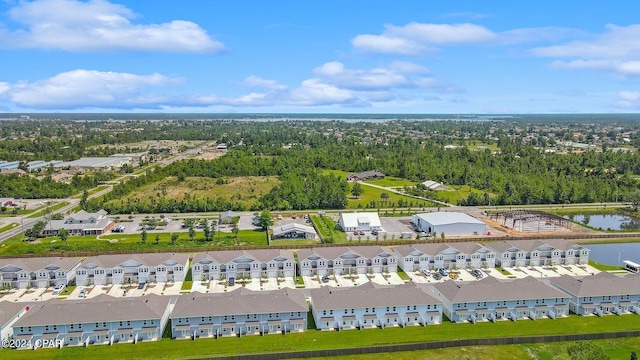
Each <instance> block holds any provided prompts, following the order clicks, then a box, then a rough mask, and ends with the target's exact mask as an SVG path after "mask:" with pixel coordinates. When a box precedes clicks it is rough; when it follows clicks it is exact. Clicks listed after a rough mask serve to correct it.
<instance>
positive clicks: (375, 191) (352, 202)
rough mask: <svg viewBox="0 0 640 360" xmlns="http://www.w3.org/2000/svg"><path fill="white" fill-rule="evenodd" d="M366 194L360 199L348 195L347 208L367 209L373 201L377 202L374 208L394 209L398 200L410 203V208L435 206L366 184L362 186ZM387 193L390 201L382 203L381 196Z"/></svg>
mask: <svg viewBox="0 0 640 360" xmlns="http://www.w3.org/2000/svg"><path fill="white" fill-rule="evenodd" d="M362 190H364V192H363V193H362V195H360V197H359V198H357V199H356V198H354V197H353V196H352V195H351V193H349V194H348V195H347V208H348V209H361V208H366V207H367V206H369V205H370V203H371V202H372V201H374V202H376V206H375V207H374V208H393V207H398V206H397V204H398V200H400V199H402V201H408V202H409V207H433V206H434V204H433V203H432V202H430V201H426V200H420V199H414V198H412V197H409V196H405V195H400V194H396V193H393V192H390V191H387V190H383V189H380V188H376V187H373V186H367V185H366V183H364V184H363V185H362ZM382 193H387V194H388V195H389V199H388V200H387V201H386V202H382V198H381V197H380V194H382Z"/></svg>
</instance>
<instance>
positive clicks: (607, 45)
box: [531, 25, 640, 59]
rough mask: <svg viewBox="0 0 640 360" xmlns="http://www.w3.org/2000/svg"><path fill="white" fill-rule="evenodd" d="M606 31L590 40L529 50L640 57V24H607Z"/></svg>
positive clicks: (565, 54) (541, 53)
mask: <svg viewBox="0 0 640 360" xmlns="http://www.w3.org/2000/svg"><path fill="white" fill-rule="evenodd" d="M606 29H607V30H608V31H607V32H606V33H603V34H600V35H597V36H595V37H594V38H593V39H591V40H590V41H584V40H583V41H572V42H569V43H566V44H563V45H554V46H547V47H538V48H535V49H533V50H531V52H532V53H533V54H534V55H537V56H544V57H576V58H598V59H618V58H635V57H640V25H629V26H617V25H607V26H606Z"/></svg>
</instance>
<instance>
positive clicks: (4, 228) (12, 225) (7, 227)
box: [0, 223, 20, 234]
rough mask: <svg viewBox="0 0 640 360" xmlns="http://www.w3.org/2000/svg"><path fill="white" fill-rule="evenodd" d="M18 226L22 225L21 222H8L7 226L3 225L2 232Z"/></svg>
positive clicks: (0, 230)
mask: <svg viewBox="0 0 640 360" xmlns="http://www.w3.org/2000/svg"><path fill="white" fill-rule="evenodd" d="M18 226H20V225H19V224H17V223H10V224H8V225H5V226H3V227H1V228H0V234H2V233H3V232H5V231H9V230H11V229H13V228H16V227H18Z"/></svg>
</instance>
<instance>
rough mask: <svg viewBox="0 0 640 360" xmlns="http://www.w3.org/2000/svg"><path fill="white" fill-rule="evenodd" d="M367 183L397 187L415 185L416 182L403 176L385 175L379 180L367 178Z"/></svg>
mask: <svg viewBox="0 0 640 360" xmlns="http://www.w3.org/2000/svg"><path fill="white" fill-rule="evenodd" d="M365 182H366V183H367V184H374V185H378V186H384V187H397V186H414V185H415V184H416V183H415V182H413V181H411V180H407V179H402V178H397V177H391V176H389V177H385V178H384V179H379V180H367V181H365Z"/></svg>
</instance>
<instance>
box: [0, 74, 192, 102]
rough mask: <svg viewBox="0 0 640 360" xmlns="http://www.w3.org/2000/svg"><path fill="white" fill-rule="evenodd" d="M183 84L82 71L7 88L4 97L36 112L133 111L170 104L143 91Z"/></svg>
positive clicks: (152, 77)
mask: <svg viewBox="0 0 640 360" xmlns="http://www.w3.org/2000/svg"><path fill="white" fill-rule="evenodd" d="M181 81H182V80H181V79H177V78H170V77H166V76H164V75H160V74H152V75H135V74H129V73H116V72H101V71H95V70H82V69H80V70H73V71H69V72H64V73H61V74H58V75H56V76H54V77H51V78H48V79H43V80H38V81H35V82H18V83H15V84H8V85H6V87H7V88H6V89H5V91H4V96H6V97H9V99H10V100H11V101H13V102H14V103H15V104H19V105H22V106H28V107H33V108H75V107H79V108H82V107H99V106H106V107H114V108H117V107H123V106H124V107H131V106H136V105H148V104H158V103H161V102H163V101H167V99H168V98H167V97H163V96H159V95H151V94H144V92H143V90H145V89H147V88H150V87H161V86H169V85H175V84H178V83H180V82H181Z"/></svg>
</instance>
